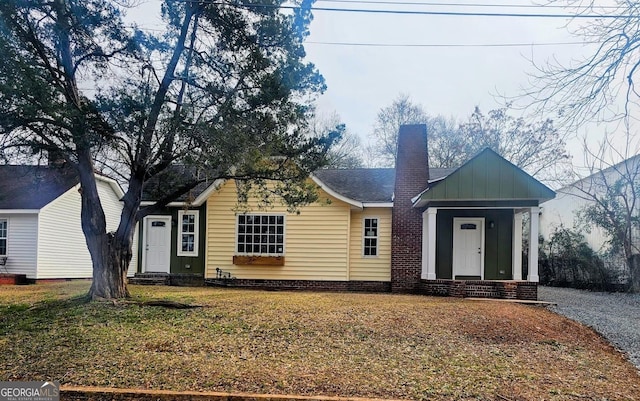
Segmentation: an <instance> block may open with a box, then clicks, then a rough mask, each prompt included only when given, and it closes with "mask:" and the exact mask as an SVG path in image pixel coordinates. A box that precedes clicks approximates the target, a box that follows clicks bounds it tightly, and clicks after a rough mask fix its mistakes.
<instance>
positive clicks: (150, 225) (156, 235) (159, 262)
mask: <svg viewBox="0 0 640 401" xmlns="http://www.w3.org/2000/svg"><path fill="white" fill-rule="evenodd" d="M144 221H145V224H144V250H143V252H144V254H143V260H144V263H143V264H144V271H145V272H153V273H169V261H170V256H171V255H170V254H171V216H147V217H145V218H144Z"/></svg>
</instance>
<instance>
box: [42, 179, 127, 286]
mask: <svg viewBox="0 0 640 401" xmlns="http://www.w3.org/2000/svg"><path fill="white" fill-rule="evenodd" d="M97 186H98V194H99V196H100V201H101V203H102V207H103V209H104V213H105V218H106V220H107V231H115V230H116V229H117V228H118V224H119V222H120V213H121V211H122V204H121V202H120V200H119V199H118V196H117V194H116V193H115V192H114V191H113V189H112V187H111V186H110V185H109V184H108V183H106V182H104V181H100V180H98V181H97ZM80 208H81V199H80V193H79V192H78V186H75V187H73V188H71V189H70V190H69V191H67V192H66V193H64V194H63V195H61V196H60V197H59V198H57V199H56V200H54V201H53V202H51V203H50V204H48V205H47V206H45V207H44V208H43V209H42V211H41V212H40V230H39V242H38V277H37V278H39V279H46V278H90V277H91V276H92V273H93V265H92V263H91V256H90V255H89V251H88V249H87V243H86V241H85V238H84V234H83V233H82V225H81V222H80ZM136 245H137V243H134V247H135V246H136ZM135 253H136V251H135V248H134V254H135ZM131 266H133V267H131ZM135 266H136V265H135V260H133V261H132V263H131V264H130V268H129V272H130V275H133V273H134V269H135Z"/></svg>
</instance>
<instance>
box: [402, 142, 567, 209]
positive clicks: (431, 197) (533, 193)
mask: <svg viewBox="0 0 640 401" xmlns="http://www.w3.org/2000/svg"><path fill="white" fill-rule="evenodd" d="M553 197H555V192H553V191H552V190H551V189H549V188H548V187H547V186H545V185H544V184H542V183H541V182H539V181H538V180H536V179H535V178H533V177H531V176H530V175H528V174H527V173H525V172H524V171H522V170H521V169H519V168H518V167H516V166H515V165H513V164H512V163H511V162H509V161H508V160H506V159H504V158H503V157H501V156H500V155H498V154H497V153H496V152H494V151H493V150H491V149H489V148H485V149H484V150H482V151H481V152H480V153H479V154H477V155H476V156H475V157H474V158H472V159H471V160H469V161H468V162H467V163H465V164H463V165H462V166H461V167H460V168H458V169H457V170H455V171H454V172H453V173H451V174H450V175H448V176H447V177H445V178H444V179H441V180H438V181H435V182H432V183H431V184H430V186H429V189H427V190H425V191H424V192H422V193H421V194H420V195H418V196H417V197H416V199H415V201H414V207H417V208H422V207H427V206H435V207H438V206H455V205H459V204H464V205H465V206H474V205H476V204H477V205H478V206H480V205H482V206H485V207H486V206H494V207H512V206H516V207H517V206H537V205H539V204H540V203H542V202H544V201H546V200H549V199H552V198H553ZM480 202H481V204H480Z"/></svg>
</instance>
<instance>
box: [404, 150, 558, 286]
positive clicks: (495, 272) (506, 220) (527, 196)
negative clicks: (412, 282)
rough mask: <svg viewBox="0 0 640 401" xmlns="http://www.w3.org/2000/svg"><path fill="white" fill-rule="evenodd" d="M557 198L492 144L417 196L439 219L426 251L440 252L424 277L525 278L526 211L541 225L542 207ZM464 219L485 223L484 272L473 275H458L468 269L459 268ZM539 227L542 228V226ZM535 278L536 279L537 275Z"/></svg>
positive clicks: (428, 213)
mask: <svg viewBox="0 0 640 401" xmlns="http://www.w3.org/2000/svg"><path fill="white" fill-rule="evenodd" d="M554 197H555V193H554V192H553V191H552V190H551V189H549V188H548V187H547V186H545V185H544V184H542V183H541V182H539V181H538V180H536V179H535V178H533V177H531V176H530V175H529V174H527V173H526V172H524V171H523V170H521V169H520V168H518V167H517V166H515V165H514V164H512V163H511V162H509V161H508V160H506V159H504V158H503V157H502V156H500V155H499V154H497V153H496V152H494V151H493V150H491V149H489V148H486V149H484V150H482V151H481V152H480V153H478V154H477V155H476V156H475V157H473V158H472V159H471V160H469V161H468V162H467V163H465V164H463V165H462V166H461V167H460V168H458V169H456V170H455V171H453V172H452V173H450V174H449V175H448V176H446V177H444V178H441V179H436V180H432V181H430V182H429V187H428V188H427V189H426V190H424V191H422V192H421V193H420V194H419V195H417V196H416V197H415V198H413V199H412V200H413V207H414V208H417V209H420V210H424V214H423V216H426V217H427V218H434V219H435V223H432V224H433V227H432V235H433V236H434V237H435V241H433V242H431V244H426V245H427V246H429V249H428V250H427V251H426V253H425V255H429V254H430V253H435V258H434V259H432V262H431V263H429V264H427V272H426V274H423V277H427V278H429V279H433V278H436V279H448V280H452V279H454V280H455V279H471V280H479V279H483V280H521V279H522V272H521V268H522V267H521V262H520V261H521V258H520V256H519V255H520V254H521V252H522V240H521V235H520V234H519V233H521V232H522V214H523V213H525V212H526V213H535V214H536V216H535V217H536V224H537V214H538V210H539V208H538V206H539V205H540V203H542V202H544V201H546V200H549V199H552V198H554ZM465 219H472V220H475V221H478V222H480V224H481V226H480V227H481V231H482V234H481V235H482V240H481V243H482V245H481V248H482V249H481V248H478V249H479V251H478V253H481V254H482V260H483V262H482V268H481V272H480V273H476V274H473V275H464V273H463V274H460V273H456V270H463V271H464V269H459V268H458V269H457V268H456V267H455V266H454V265H455V264H456V262H455V261H454V259H455V253H456V241H455V238H454V237H455V235H454V231H455V229H454V227H457V225H456V224H464V222H465ZM425 221H426V222H427V224H428V221H427V220H425ZM456 221H457V223H456ZM466 221H468V220H466ZM461 222H462V223H461ZM534 228H535V230H536V232H537V226H536V227H534ZM425 236H426V237H427V238H428V237H429V233H425ZM536 258H537V256H536ZM536 263H537V260H536ZM530 279H531V280H532V281H537V273H536V272H533V274H532V275H531V277H530Z"/></svg>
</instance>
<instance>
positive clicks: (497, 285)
mask: <svg viewBox="0 0 640 401" xmlns="http://www.w3.org/2000/svg"><path fill="white" fill-rule="evenodd" d="M419 293H420V294H423V295H438V296H446V297H457V298H495V299H521V300H529V301H536V300H538V283H532V282H529V281H490V280H422V281H420V286H419Z"/></svg>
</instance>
